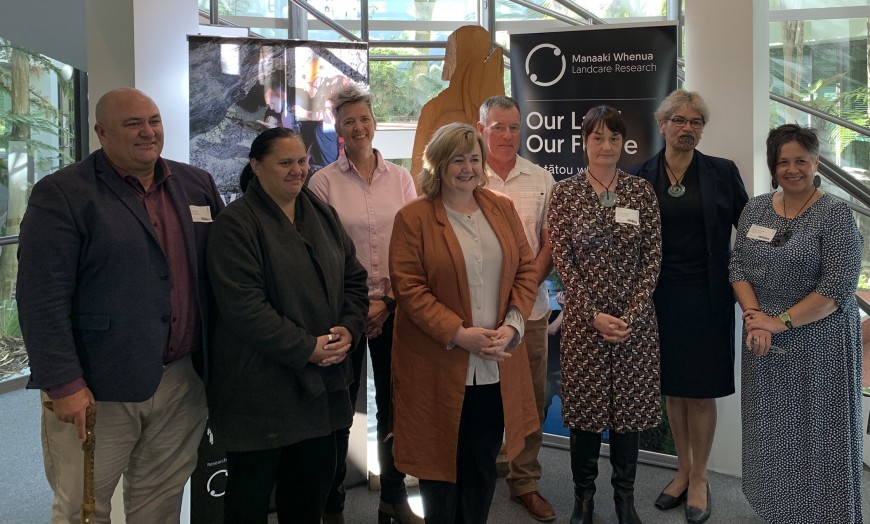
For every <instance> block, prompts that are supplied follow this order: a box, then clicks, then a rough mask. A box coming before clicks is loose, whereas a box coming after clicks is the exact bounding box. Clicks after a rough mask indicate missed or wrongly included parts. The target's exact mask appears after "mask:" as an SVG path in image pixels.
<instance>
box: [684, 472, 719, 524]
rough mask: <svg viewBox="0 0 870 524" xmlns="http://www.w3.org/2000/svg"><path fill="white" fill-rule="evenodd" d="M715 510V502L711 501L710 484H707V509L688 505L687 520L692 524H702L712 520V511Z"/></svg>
mask: <svg viewBox="0 0 870 524" xmlns="http://www.w3.org/2000/svg"><path fill="white" fill-rule="evenodd" d="M712 508H713V501H711V500H710V483H709V482H707V509H703V510H702V509H700V508H696V507H694V506H689V505H686V520H687V521H689V522H691V523H692V524H701V523H702V522H706V521H707V519H709V518H710V510H711V509H712Z"/></svg>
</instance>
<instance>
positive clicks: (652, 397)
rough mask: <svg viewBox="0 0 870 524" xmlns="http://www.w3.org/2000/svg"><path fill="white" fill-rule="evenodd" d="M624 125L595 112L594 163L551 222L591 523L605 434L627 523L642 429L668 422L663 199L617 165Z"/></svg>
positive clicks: (581, 517) (561, 190) (588, 126)
mask: <svg viewBox="0 0 870 524" xmlns="http://www.w3.org/2000/svg"><path fill="white" fill-rule="evenodd" d="M625 132H626V129H625V121H624V120H623V119H622V116H621V115H620V114H619V112H618V111H617V110H616V109H614V108H612V107H609V106H597V107H594V108H592V109H590V110H589V112H587V113H586V116H585V117H584V119H583V124H582V128H581V135H582V138H583V148H584V151H585V155H586V160H587V163H588V166H587V168H586V169H585V170H584V171H583V172H582V173H580V174H578V175H574V176H572V177H571V178H568V179H567V180H563V181H562V182H559V183H558V184H556V185H555V187H554V189H553V196H552V199H551V201H550V208H549V215H548V223H549V226H550V242H551V245H552V250H553V262H554V263H555V266H556V270H557V271H558V272H559V276H560V277H561V278H562V282H563V283H564V284H565V291H566V296H565V307H564V308H563V311H564V317H563V321H562V340H561V343H560V353H561V365H562V397H563V402H562V420H563V421H564V423H565V425H566V426H567V427H568V428H570V430H571V436H570V443H571V472H572V474H573V478H574V511H573V513H572V515H571V524H591V523H592V518H593V509H594V507H593V506H594V504H593V496H594V495H595V479H596V477H597V476H598V455H599V451H600V448H601V437H602V433H604V432H605V431H607V432H608V440H609V444H610V464H611V466H612V468H613V475H612V477H611V484H612V485H613V498H614V502H615V509H616V516H617V518H618V521H619V523H620V524H637V523H639V522H640V519H639V518H638V515H637V512H636V510H635V507H634V478H635V473H636V471H637V455H638V445H639V432H640V431H643V430H645V429H650V428H653V427H656V426H658V425H659V423H660V421H661V397H660V391H659V339H658V333H657V331H658V329H657V327H656V312H655V308H654V307H653V302H652V294H653V290H654V289H655V285H656V278H657V277H658V274H659V264H660V261H661V229H660V223H659V209H658V204H657V203H656V197H655V192H654V191H653V188H652V186H650V185H649V184H648V183H647V182H646V181H644V180H642V179H640V178H638V177H633V176H629V175H627V174H626V173H624V172H623V171H621V170H620V169H618V168H617V167H616V164H617V162H619V157H620V154H621V152H622V146H623V143H624V141H625Z"/></svg>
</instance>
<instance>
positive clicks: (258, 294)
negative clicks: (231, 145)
mask: <svg viewBox="0 0 870 524" xmlns="http://www.w3.org/2000/svg"><path fill="white" fill-rule="evenodd" d="M208 270H209V276H210V279H211V284H212V289H213V291H214V297H215V304H216V306H217V307H216V310H217V311H216V315H215V317H216V323H215V329H214V337H213V339H212V346H211V355H210V357H211V380H210V381H209V385H208V396H209V413H210V417H211V421H212V428H213V430H214V433H215V441H216V443H217V444H219V445H222V446H224V447H225V448H227V449H228V450H229V451H253V450H259V449H272V448H277V447H282V446H286V445H290V444H293V443H295V442H299V441H302V440H307V439H310V438H314V437H319V436H324V435H328V434H329V433H331V432H333V431H335V430H336V429H339V428H343V427H348V426H350V424H351V421H352V417H353V409H352V406H351V405H350V397H349V395H348V393H347V387H348V385H349V384H350V383H351V382H352V380H353V377H352V371H351V362H350V361H351V359H350V358H347V359H345V360H344V362H342V363H341V364H339V365H333V366H328V367H325V368H322V367H319V366H317V365H314V364H310V363H309V362H308V358H309V357H310V355H311V353H312V352H313V351H314V347H315V344H316V337H317V336H319V335H324V334H327V333H328V332H329V328H331V327H334V326H338V325H342V326H344V327H346V328H347V329H348V330H349V331H350V333H351V335H352V336H353V342H356V341H357V340H358V339H359V337H360V336H362V334H363V330H364V328H365V318H366V314H367V313H368V305H369V302H368V286H367V285H366V278H367V274H366V270H365V269H364V268H363V267H362V265H360V263H359V262H358V261H357V258H356V252H355V249H354V246H353V242H352V241H351V240H350V238H349V237H348V236H347V234H346V233H345V231H344V228H343V227H342V225H341V223H340V222H339V219H338V215H337V214H336V213H335V210H333V209H332V208H331V207H329V206H327V205H326V204H324V203H322V202H321V201H320V200H319V199H317V197H315V196H314V195H313V193H311V192H310V191H309V190H308V189H307V188H303V189H302V192H301V193H300V194H299V195H298V196H297V199H296V217H295V223H291V222H290V220H288V219H287V217H286V216H285V215H284V213H283V211H281V209H280V208H279V207H278V205H277V204H275V202H274V201H273V200H272V199H271V198H270V197H269V196H268V195H267V194H266V193H265V192H264V191H263V189H262V186H260V184H259V182H258V181H257V180H256V179H254V180H252V181H251V184H250V186H249V187H248V190H247V192H246V193H245V194H244V196H243V197H242V198H240V199H239V200H237V201H235V202H233V203H231V204H230V205H229V206H227V208H226V210H225V212H224V213H221V215H220V216H219V217H218V219H217V220H216V221H215V223H214V225H213V226H212V236H211V238H210V239H209V243H208Z"/></svg>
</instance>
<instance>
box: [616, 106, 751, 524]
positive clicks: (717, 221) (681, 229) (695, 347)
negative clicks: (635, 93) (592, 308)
mask: <svg viewBox="0 0 870 524" xmlns="http://www.w3.org/2000/svg"><path fill="white" fill-rule="evenodd" d="M655 119H656V121H657V122H658V125H659V131H660V132H661V134H662V136H664V139H665V147H664V149H662V150H661V151H660V152H659V153H658V154H656V155H655V156H654V157H652V158H650V159H649V160H647V161H646V162H643V163H641V164H638V165H637V166H634V167H633V168H631V169H629V170H628V172H629V173H631V174H634V175H638V176H640V177H642V178H643V179H645V180H646V181H648V182H649V183H650V184H652V185H653V187H654V188H655V192H656V196H657V197H658V202H659V210H660V212H661V217H662V271H661V274H660V275H659V280H658V284H657V286H656V291H655V294H654V295H653V301H654V302H655V306H656V315H657V316H658V326H659V342H660V345H661V373H662V375H661V378H662V395H664V396H665V397H666V405H667V415H668V422H669V423H670V427H671V433H672V434H673V437H674V444H675V446H676V450H677V458H678V467H677V473H676V475H674V478H673V480H671V482H670V483H669V484H668V485H667V486H665V488H664V489H663V490H662V492H661V494H660V495H659V496H658V498H656V500H655V507H656V508H658V509H660V510H662V511H666V510H670V509H674V508H678V507H680V506H681V505H682V504H683V503H684V502H685V503H686V508H685V512H686V520H688V521H689V522H691V523H700V522H704V521H706V520H707V519H708V518H709V517H710V512H711V509H710V508H711V506H712V505H711V503H710V496H709V493H710V491H709V490H710V487H709V485H708V483H707V460H708V458H709V457H710V450H711V448H712V447H713V435H714V434H715V432H716V398H718V397H725V396H728V395H731V394H733V393H734V293H733V292H732V291H731V284H730V282H729V280H728V260H729V259H730V257H731V231H732V229H733V228H734V227H736V226H737V221H738V220H739V219H740V212H741V211H742V210H743V206H744V205H746V201H747V200H748V197H747V195H746V189H745V188H744V187H743V181H742V179H741V178H740V171H738V169H737V166H736V165H735V164H734V162H732V161H731V160H727V159H724V158H717V157H714V156H708V155H705V154H703V153H701V152H700V151H698V150H697V147H698V142H700V141H701V134H702V133H703V132H704V126H705V125H706V124H707V122H708V121H709V119H710V111H709V109H708V108H707V104H706V103H705V102H704V100H703V99H702V98H701V96H700V95H699V94H698V93H696V92H691V91H684V90H682V89H678V90H676V91H674V92H672V93H671V94H670V95H668V96H667V97H666V98H665V99H664V100H663V101H662V103H661V105H660V106H659V108H658V109H657V110H656V112H655Z"/></svg>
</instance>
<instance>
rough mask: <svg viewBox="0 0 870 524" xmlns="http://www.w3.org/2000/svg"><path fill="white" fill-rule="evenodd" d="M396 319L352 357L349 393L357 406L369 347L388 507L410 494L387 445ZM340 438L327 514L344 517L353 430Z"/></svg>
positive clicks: (360, 345)
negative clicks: (349, 442)
mask: <svg viewBox="0 0 870 524" xmlns="http://www.w3.org/2000/svg"><path fill="white" fill-rule="evenodd" d="M393 316H394V315H392V314H391V315H390V316H388V317H387V320H386V321H384V327H383V330H382V332H381V334H380V336H378V337H375V338H369V339H366V338H365V337H363V338H361V339H360V340H359V341H357V343H356V346H355V347H354V349H353V352H352V353H351V359H352V362H353V373H354V382H353V384H351V386H350V388H349V389H348V391H349V392H350V401H351V404H352V405H356V400H357V396H358V394H359V390H360V385H361V383H362V382H361V380H360V379H361V375H362V364H363V361H364V360H365V353H366V352H365V350H366V345H367V344H368V348H369V354H370V355H371V360H372V374H373V375H374V379H375V403H376V404H377V408H378V412H377V423H378V426H377V435H378V464H379V465H380V469H381V500H383V501H384V502H387V503H389V504H395V503H396V502H399V501H402V500H405V499H407V498H408V492H407V490H406V489H405V474H404V473H402V472H400V471H399V470H397V469H396V464H395V461H394V460H393V440H392V439H390V440H388V441H386V442H385V440H386V439H387V435H389V434H390V429H391V418H392V412H393V411H392V410H393V408H392V382H391V379H390V365H391V363H392V357H391V354H392V350H393ZM339 433H340V434H339V435H338V465H337V467H336V470H335V478H334V479H333V482H332V489H331V490H330V493H329V498H328V500H327V502H326V510H325V512H326V513H341V512H342V511H344V498H345V489H344V485H343V483H344V478H345V476H346V475H347V464H346V460H347V448H348V441H349V438H350V428H347V429H346V430H340V431H339Z"/></svg>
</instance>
